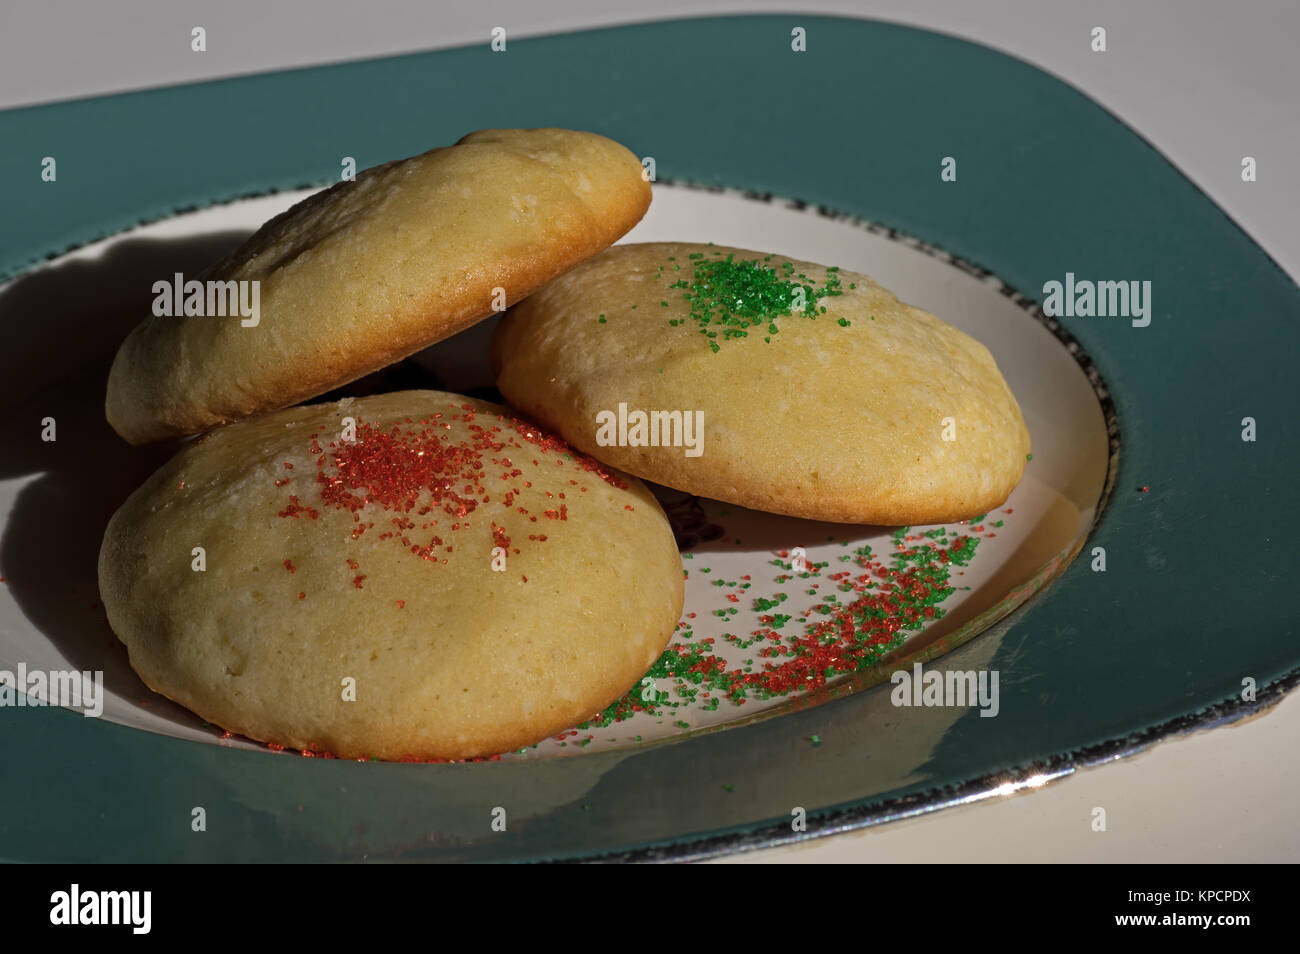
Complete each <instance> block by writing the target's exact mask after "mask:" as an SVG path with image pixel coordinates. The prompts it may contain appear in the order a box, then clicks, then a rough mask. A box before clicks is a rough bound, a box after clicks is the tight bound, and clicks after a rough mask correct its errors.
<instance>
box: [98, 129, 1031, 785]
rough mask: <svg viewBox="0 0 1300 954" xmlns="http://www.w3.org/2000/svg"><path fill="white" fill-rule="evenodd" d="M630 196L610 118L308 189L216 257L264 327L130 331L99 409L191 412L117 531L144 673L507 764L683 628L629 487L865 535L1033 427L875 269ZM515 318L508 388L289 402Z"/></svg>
mask: <svg viewBox="0 0 1300 954" xmlns="http://www.w3.org/2000/svg"><path fill="white" fill-rule="evenodd" d="M649 203H650V185H649V183H648V182H647V181H646V180H645V178H644V177H643V175H642V169H641V165H640V163H639V162H638V161H637V159H636V157H635V156H633V155H632V153H630V152H629V151H628V150H626V149H625V148H623V147H622V146H620V145H618V144H617V143H614V142H612V141H610V140H608V139H605V138H603V137H601V136H597V135H594V134H590V133H581V132H572V131H567V130H559V129H539V130H491V131H484V132H478V133H474V134H472V135H470V136H467V137H465V138H464V139H462V140H461V141H460V142H458V143H457V144H456V145H454V146H451V147H447V148H442V149H435V150H433V151H432V152H429V153H426V154H424V155H421V156H417V157H414V158H412V159H407V160H403V161H398V162H391V163H388V164H386V165H383V166H379V167H376V168H374V169H370V170H367V171H366V172H363V173H361V174H360V175H358V176H357V178H356V180H355V181H350V182H343V183H340V184H338V185H336V186H334V187H333V188H331V189H328V190H325V191H324V192H321V193H318V194H316V195H314V196H312V197H311V198H309V199H307V200H305V201H303V202H300V203H299V204H298V205H296V206H294V207H293V208H291V209H290V210H288V211H287V212H285V213H284V214H282V215H280V216H277V217H276V218H274V219H272V220H271V221H270V222H268V223H266V225H264V226H263V227H262V228H261V229H260V230H259V231H258V232H257V233H256V234H254V235H253V236H252V237H251V238H250V239H249V240H248V241H247V242H245V243H244V244H243V245H242V246H241V247H240V248H239V249H237V250H236V251H235V252H234V253H232V254H231V255H230V256H229V257H227V258H226V259H225V260H223V261H222V262H220V263H218V264H216V265H215V266H213V268H212V269H210V270H209V272H208V273H207V275H205V276H204V278H205V279H206V280H207V281H208V282H220V283H227V282H236V283H239V282H256V283H257V285H258V288H259V290H260V293H259V309H260V314H259V316H258V320H257V322H256V324H255V325H253V326H252V327H250V326H249V323H247V322H242V323H241V322H240V321H238V320H232V319H230V318H214V317H162V316H155V317H150V318H149V319H147V320H146V321H144V322H143V323H142V324H141V325H140V326H139V327H138V328H136V329H135V331H133V332H132V333H131V335H130V336H129V337H128V338H127V339H126V341H125V342H124V343H123V344H122V346H121V349H120V350H119V352H118V356H117V360H116V361H115V363H114V366H113V369H112V372H111V375H110V378H109V387H108V399H107V414H108V419H109V421H110V422H111V423H112V425H113V427H114V428H115V429H116V430H117V431H118V433H119V434H121V435H122V436H123V437H124V438H126V439H127V440H129V441H131V442H133V443H148V442H156V441H161V440H167V439H172V438H179V437H186V436H189V435H194V434H200V433H202V434H203V436H202V437H201V438H199V439H198V440H195V441H192V442H190V443H188V444H186V445H185V446H184V448H183V449H181V450H180V451H179V453H178V454H177V455H176V456H175V457H174V458H173V459H172V460H171V461H170V462H169V463H168V464H167V465H166V466H164V467H163V468H162V469H161V470H160V471H158V473H156V474H155V475H154V476H153V477H152V478H150V479H149V481H147V482H146V483H145V485H144V486H142V487H141V488H140V489H139V490H137V491H136V493H135V494H133V495H132V496H131V498H130V499H129V500H128V501H127V502H126V503H125V504H124V505H123V507H122V508H121V509H120V510H119V511H118V513H117V514H116V515H115V516H114V517H113V519H112V521H111V522H110V524H109V527H108V530H107V532H106V534H105V539H104V544H103V548H102V551H101V555H100V588H101V591H102V594H103V598H104V604H105V607H106V609H107V611H108V615H109V621H110V623H111V624H112V626H113V628H114V630H115V632H116V633H117V634H118V636H119V637H120V638H121V639H122V641H123V642H124V643H125V644H126V646H127V648H128V650H129V652H130V657H131V664H132V666H133V667H134V668H135V669H136V671H137V672H138V673H139V674H140V676H141V677H142V678H143V679H144V681H145V682H146V683H147V684H148V685H149V686H150V687H152V688H153V689H155V690H156V691H158V692H160V693H162V694H164V695H166V696H169V697H170V698H172V699H174V700H176V701H178V702H180V703H181V704H183V705H185V706H187V707H188V708H190V709H192V710H193V711H194V712H196V713H198V714H199V715H200V716H202V717H203V718H204V719H206V720H208V721H210V722H213V723H216V724H217V725H220V726H222V727H224V728H226V729H228V730H231V731H234V732H239V733H241V734H244V735H246V736H249V737H251V738H254V739H259V740H263V741H266V742H270V743H274V744H277V745H283V746H289V747H293V748H298V749H303V750H308V751H321V752H329V753H332V754H334V755H337V756H340V757H347V758H380V759H403V758H410V759H422V760H423V759H461V758H469V757H474V756H484V755H491V754H494V753H497V752H502V751H506V750H510V749H514V748H518V747H520V746H524V745H529V744H532V743H534V742H537V741H539V740H540V739H543V738H545V737H547V736H549V735H553V734H555V733H556V732H559V731H561V730H563V729H566V728H568V727H570V726H572V725H574V724H576V723H578V722H580V721H582V720H583V719H585V718H587V717H588V716H590V715H592V714H593V713H595V712H597V711H599V710H600V709H602V708H603V707H604V706H606V705H607V704H609V703H610V702H611V701H613V700H614V699H616V698H618V697H619V696H621V695H622V694H623V693H625V692H626V691H627V690H628V688H629V687H631V686H632V685H635V684H636V683H637V681H638V680H639V679H640V678H641V676H642V675H643V674H644V673H645V671H646V670H647V669H648V668H649V667H650V665H651V664H652V663H653V662H654V661H655V660H656V659H657V658H658V656H659V654H660V653H661V652H662V651H663V649H664V647H665V646H666V645H667V643H668V640H669V638H670V637H671V635H672V632H673V630H674V628H675V626H676V624H677V621H678V619H679V617H680V614H681V610H682V601H683V585H682V567H681V562H680V557H679V554H678V552H677V548H676V545H675V543H674V540H673V536H672V532H671V528H670V527H669V524H668V521H667V518H666V517H665V516H664V513H663V511H662V509H660V507H659V505H658V503H657V502H656V500H655V498H654V496H653V495H652V494H651V493H650V492H649V491H648V490H647V489H646V487H645V486H644V485H643V484H642V483H641V482H640V480H638V477H641V478H645V479H648V480H651V481H655V482H657V483H661V484H665V485H668V486H670V487H673V488H676V489H679V490H684V491H687V492H689V493H692V494H699V495H703V496H709V497H714V498H717V499H721V500H725V501H730V502H733V503H736V504H741V505H743V506H747V507H753V508H757V509H762V510H768V511H773V512H777V513H784V514H791V515H795V516H801V517H808V518H814V519H820V520H834V521H841V522H852V523H880V524H916V523H938V522H946V521H950V520H956V519H962V518H965V517H968V516H971V515H973V514H976V513H979V512H981V511H983V510H987V509H989V508H991V507H993V506H996V505H998V504H1000V503H1001V502H1002V501H1003V500H1005V499H1006V496H1007V495H1008V494H1009V493H1010V491H1011V489H1012V488H1013V487H1014V486H1015V484H1016V483H1017V481H1018V480H1019V479H1020V476H1021V473H1022V470H1023V466H1024V461H1025V454H1026V452H1027V451H1028V444H1029V438H1028V433H1027V431H1026V429H1025V425H1024V422H1023V420H1022V418H1021V415H1020V411H1019V408H1018V407H1017V405H1016V401H1015V399H1014V397H1013V396H1012V395H1011V393H1010V390H1009V389H1008V388H1007V386H1006V383H1005V382H1004V381H1003V379H1002V377H1001V375H1000V374H999V372H998V370H997V367H996V366H995V365H994V362H993V359H992V358H991V357H990V355H989V353H988V351H987V349H985V348H984V347H983V346H982V345H980V344H979V343H978V342H976V341H974V340H973V339H971V338H969V337H968V336H966V335H964V334H962V333H961V332H959V331H957V330H956V329H954V328H952V327H950V326H948V325H946V324H944V323H943V322H941V321H939V320H938V319H937V318H935V317H933V316H931V315H928V314H926V313H924V312H921V311H919V310H917V309H914V308H911V307H909V306H907V305H905V304H903V303H901V302H900V301H899V300H898V299H897V298H895V297H894V296H893V295H891V294H890V293H889V292H887V291H886V290H885V289H883V288H881V287H880V286H879V285H876V284H875V283H874V282H872V281H871V280H870V279H869V278H867V277H866V276H862V275H857V274H854V273H850V272H844V271H840V270H838V269H835V268H825V267H823V266H820V265H816V264H813V263H809V262H799V261H793V260H789V259H784V258H781V257H780V256H775V255H770V254H767V253H761V252H752V251H746V250H742V249H730V248H719V247H716V246H712V245H708V244H704V245H691V244H653V245H649V244H646V245H624V246H619V247H616V248H609V246H610V245H611V244H612V243H613V242H615V241H616V240H617V239H619V238H620V237H621V236H622V235H623V234H625V233H626V232H627V231H628V230H629V229H630V228H631V227H632V226H633V225H635V224H636V222H637V221H638V220H639V219H640V218H641V216H642V215H644V213H645V211H646V209H647V208H648V206H649ZM507 306H512V307H510V310H509V312H508V313H507V314H506V316H505V318H504V319H503V320H502V322H501V323H500V325H499V326H498V329H497V332H496V335H495V337H494V339H493V342H492V355H491V357H492V361H493V365H494V367H495V369H496V371H497V379H498V386H499V388H500V392H501V394H502V395H503V396H504V398H505V400H506V402H508V404H509V405H510V407H505V406H501V405H497V404H492V403H488V402H485V401H481V400H474V399H470V398H466V397H462V396H459V395H454V394H449V393H444V392H436V391H403V392H398V393H391V394H377V395H373V396H370V397H363V398H357V399H346V400H343V401H341V402H337V403H332V404H312V405H307V406H298V407H294V406H293V405H296V404H299V403H300V402H302V401H305V400H307V399H309V398H312V397H315V396H317V395H320V394H323V393H325V392H327V391H330V390H332V389H334V388H337V387H339V386H340V385H342V384H345V383H347V382H349V381H353V380H355V379H357V378H360V377H362V376H364V375H366V374H368V373H370V372H372V371H376V370H378V369H381V368H383V367H386V366H388V365H390V364H392V363H394V362H396V361H399V360H401V359H403V358H405V357H407V356H409V355H411V354H413V353H415V352H416V351H419V350H421V349H423V348H425V347H427V346H429V345H430V344H433V343H434V342H437V341H440V340H442V339H445V338H447V337H449V336H451V335H453V334H455V333H457V332H459V331H461V330H463V329H465V328H467V327H469V326H470V325H472V324H474V323H476V322H478V321H480V320H482V319H483V318H486V317H488V316H490V315H492V314H494V313H495V312H499V311H502V310H503V309H505V308H506V307H507ZM286 408H287V410H286ZM512 408H513V409H512ZM953 427H960V428H961V429H962V433H961V438H960V440H952V439H949V433H948V432H949V431H950V430H951V429H952V428H953Z"/></svg>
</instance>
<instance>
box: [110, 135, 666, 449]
mask: <svg viewBox="0 0 1300 954" xmlns="http://www.w3.org/2000/svg"><path fill="white" fill-rule="evenodd" d="M649 204H650V184H649V183H648V182H646V181H645V179H644V178H643V177H642V170H641V164H640V162H639V161H638V160H637V158H636V157H635V156H634V155H633V154H632V153H631V152H629V151H628V150H627V149H625V148H623V147H622V146H620V145H619V144H618V143H616V142H613V141H612V140H609V139H606V138H604V137H603V136H598V135H595V134H594V133H586V132H572V131H570V130H566V129H532V130H521V129H497V130H484V131H481V132H476V133H471V134H470V135H468V136H466V137H465V138H464V139H462V140H460V142H458V143H457V144H456V145H454V146H451V147H447V148H440V149H434V150H433V151H431V152H427V153H424V154H423V155H420V156H415V157H414V158H411V159H405V160H401V161H395V162H389V163H387V164H385V165H381V166H377V167H375V168H373V169H367V170H366V171H364V172H362V173H360V174H359V175H357V177H356V180H355V181H353V182H340V183H338V184H337V185H335V186H333V187H332V188H330V189H326V190H325V191H323V192H320V193H317V194H316V195H313V196H311V197H309V198H307V199H304V200H303V201H302V202H299V203H298V204H297V205H295V206H294V207H293V208H291V209H289V210H288V211H286V212H284V213H283V214H281V215H278V216H276V217H275V218H273V219H271V220H270V221H269V222H267V223H266V224H265V225H263V226H262V227H261V228H260V229H259V230H258V231H257V232H256V233H255V234H254V235H253V236H252V237H251V238H249V239H248V241H246V242H245V243H244V244H243V245H242V246H240V247H239V248H238V249H237V250H235V251H234V252H233V253H232V254H231V255H229V256H228V257H227V258H226V259H224V260H223V261H221V262H220V263H218V264H217V265H215V266H213V267H212V268H211V269H209V270H208V272H207V273H205V274H203V275H198V276H189V275H186V276H184V277H185V279H186V280H187V281H188V280H191V279H193V280H198V281H203V282H207V281H218V280H219V281H223V282H224V281H235V282H252V281H257V282H260V286H259V314H258V316H257V319H256V320H257V324H256V325H251V322H252V320H253V319H251V318H250V319H247V320H248V321H249V322H250V325H249V326H245V325H244V323H243V322H242V321H241V319H240V318H239V317H217V316H188V317H172V316H157V315H151V316H150V317H148V318H146V319H145V320H144V321H143V322H142V323H141V324H140V325H139V326H138V327H137V328H136V329H135V330H134V331H132V332H131V334H130V335H129V336H128V337H127V338H126V340H125V342H124V343H123V344H122V346H121V348H120V350H119V351H118V354H117V358H116V360H115V361H114V363H113V368H112V371H111V373H110V376H109V382H108V398H107V405H106V410H107V416H108V420H109V423H110V424H112V426H113V428H114V429H115V430H116V431H117V432H118V433H119V434H121V435H122V436H123V437H125V438H126V439H127V440H129V441H131V442H132V443H135V444H142V443H149V442H153V441H159V440H164V439H166V438H170V437H177V436H180V435H184V434H195V433H198V432H201V431H206V430H209V429H210V428H213V427H216V426H217V425H220V424H226V423H229V422H231V421H237V420H242V419H243V418H246V417H249V416H251V415H253V414H258V413H261V412H264V411H270V410H275V409H278V408H283V407H288V406H290V405H292V404H297V403H298V402H300V401H303V400H305V399H307V398H309V397H314V396H315V395H318V394H322V393H324V392H326V391H329V390H331V389H333V388H336V387H338V386H340V385H342V384H345V383H347V382H348V381H352V380H355V379H356V378H359V377H361V376H363V375H365V374H369V373H370V372H372V371H376V370H378V369H379V368H382V367H385V366H386V365H389V364H392V363H394V362H396V361H399V360H401V359H402V358H405V357H407V356H408V355H410V354H413V353H414V352H416V351H419V350H420V349H422V348H425V347H427V346H429V345H431V344H433V343H434V342H436V341H440V340H442V339H443V338H446V337H448V336H449V335H452V334H454V333H455V332H457V331H460V330H461V329H463V328H465V327H467V326H469V325H471V324H473V323H474V322H476V321H478V320H480V319H482V318H484V317H486V316H488V315H490V314H492V313H493V311H494V304H500V301H499V300H498V301H496V302H494V295H496V294H497V293H494V291H493V290H494V289H496V288H501V289H503V290H504V299H505V301H506V302H510V303H513V302H516V301H519V300H520V299H522V298H524V297H525V296H527V295H528V294H529V293H530V292H532V291H533V290H534V289H536V288H538V287H539V286H541V285H542V284H544V283H545V282H546V281H548V280H550V279H551V278H554V277H555V276H556V275H559V274H560V273H562V272H564V271H565V270H566V269H569V268H571V267H573V266H574V265H576V264H577V263H578V262H581V261H582V260H584V259H586V258H588V257H590V256H592V255H594V254H596V253H597V252H599V251H600V250H601V249H603V248H605V247H606V246H608V245H609V244H610V243H611V242H613V241H614V240H615V239H617V238H618V237H619V236H621V235H622V234H623V233H625V232H626V231H627V230H628V229H630V228H631V227H632V226H633V225H634V224H636V222H637V221H638V220H639V219H640V218H641V216H642V215H644V214H645V211H646V209H647V208H648V206H649ZM158 277H159V279H165V280H167V281H172V280H173V276H171V275H165V276H162V275H160V276H158ZM231 287H234V286H231ZM244 287H245V288H247V289H249V290H250V291H249V299H250V301H251V288H252V286H251V285H250V286H244ZM498 298H499V296H498ZM214 304H215V299H214ZM497 310H499V309H497Z"/></svg>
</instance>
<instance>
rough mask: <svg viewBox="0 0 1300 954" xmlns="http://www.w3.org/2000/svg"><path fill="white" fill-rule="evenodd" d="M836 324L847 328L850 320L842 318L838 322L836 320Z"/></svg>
mask: <svg viewBox="0 0 1300 954" xmlns="http://www.w3.org/2000/svg"><path fill="white" fill-rule="evenodd" d="M836 324H838V325H839V326H840V327H841V328H847V327H848V326H849V320H848V319H847V318H841V319H840V320H839V321H838V322H836Z"/></svg>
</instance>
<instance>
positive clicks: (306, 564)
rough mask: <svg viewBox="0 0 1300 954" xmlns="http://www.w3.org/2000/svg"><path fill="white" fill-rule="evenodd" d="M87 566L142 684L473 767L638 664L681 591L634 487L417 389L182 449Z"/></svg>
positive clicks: (563, 715) (350, 745)
mask: <svg viewBox="0 0 1300 954" xmlns="http://www.w3.org/2000/svg"><path fill="white" fill-rule="evenodd" d="M286 478H287V480H288V482H287V483H285V480H286ZM197 548H202V549H201V551H200V550H198V549H197ZM99 574H100V591H101V594H102V596H103V602H104V607H105V609H106V611H107V614H108V618H109V622H110V623H111V624H112V626H113V629H114V631H115V632H116V633H117V634H118V636H119V638H120V639H121V640H122V642H123V643H125V644H126V647H127V649H128V650H129V653H130V659H131V665H132V666H133V667H134V668H135V670H136V672H137V673H139V674H140V676H141V678H142V679H144V681H145V682H146V683H147V684H148V685H149V686H150V687H151V688H153V689H154V690H155V691H157V692H160V693H162V694H163V695H166V696H168V697H169V698H171V699H173V700H175V701H177V702H179V703H180V704H182V705H184V706H186V707H188V708H189V709H191V710H193V711H194V712H196V713H197V714H198V715H200V716H201V717H202V718H203V719H205V720H206V721H208V722H212V723H215V724H216V725H219V726H221V727H223V728H224V729H227V730H229V731H231V732H237V733H240V734H243V735H246V736H248V737H250V738H253V739H258V740H262V741H266V742H270V743H274V744H276V745H280V746H286V747H290V748H295V749H302V750H307V751H324V752H330V753H332V754H334V755H336V756H339V757H343V758H380V759H417V760H429V759H464V758H473V757H478V756H487V755H492V754H495V753H499V752H503V751H508V750H512V749H516V748H519V747H521V746H525V745H531V744H533V743H535V742H538V741H540V740H541V739H544V738H546V737H548V736H550V735H553V734H555V733H556V732H559V731H562V730H564V729H567V728H569V727H571V726H572V725H574V724H576V723H578V722H580V721H582V720H583V719H585V718H588V717H590V716H591V715H592V713H595V712H599V711H601V710H602V709H603V708H604V707H606V706H608V705H609V704H610V703H612V702H613V701H614V700H616V699H618V698H619V697H620V696H621V695H623V694H624V693H625V692H626V691H627V690H628V689H629V688H630V687H631V686H632V685H634V684H635V683H636V681H637V680H638V679H640V678H641V677H642V676H643V675H644V673H645V671H646V670H647V669H648V668H649V667H650V666H651V665H652V664H653V663H654V661H655V660H656V659H658V658H659V655H660V653H661V652H662V651H663V650H664V648H665V646H666V645H667V644H668V641H669V638H670V636H671V635H672V632H673V628H674V626H675V625H676V623H677V621H678V619H679V616H680V613H681V608H682V599H683V582H682V565H681V561H680V558H679V556H678V552H677V547H676V544H675V542H674V539H673V534H672V531H671V528H670V525H669V522H668V520H667V518H666V517H665V515H664V513H663V511H662V509H661V508H660V507H659V505H658V503H657V502H656V501H655V499H654V498H653V497H652V496H651V495H650V493H649V492H648V491H647V490H646V488H645V487H644V486H643V485H642V484H641V483H640V481H638V480H637V479H636V478H634V477H629V476H627V475H625V474H622V473H620V472H618V471H616V470H613V469H612V468H610V467H608V466H606V465H604V464H602V463H599V462H598V461H595V460H593V459H591V458H589V457H587V456H585V455H583V454H581V453H579V452H578V451H576V450H574V449H573V448H571V447H570V446H569V445H567V444H566V443H564V442H563V441H562V440H560V439H558V438H556V437H554V436H553V435H551V434H549V433H547V432H545V431H543V430H541V429H540V428H538V427H537V426H536V425H534V424H532V423H531V422H529V421H526V420H523V419H520V418H518V417H515V416H514V415H513V413H512V412H510V411H508V410H507V409H505V408H503V407H500V406H497V405H494V404H489V403H486V402H483V401H477V400H471V399H469V398H465V397H461V396H458V395H454V394H447V393H442V392H435V391H407V392H399V393H395V394H385V395H376V396H372V397H366V398H360V399H347V400H344V401H341V402H338V403H336V404H324V405H312V406H307V407H298V408H293V409H290V410H286V411H280V412H276V413H273V414H269V415H264V416H261V417H258V418H256V419H253V420H249V421H244V422H241V423H238V424H233V425H230V426H228V427H224V428H220V429H218V430H216V431H213V432H212V433H210V434H208V435H206V436H204V437H202V438H200V439H199V440H197V441H194V442H192V443H191V444H189V445H187V446H186V447H185V448H184V449H183V450H181V451H180V452H179V453H178V454H177V455H176V456H175V457H174V458H173V459H172V460H171V461H169V462H168V463H167V464H166V465H165V466H164V467H163V468H162V469H161V470H159V471H158V472H157V473H155V474H154V475H153V476H152V477H151V478H150V479H149V480H148V481H147V482H146V483H145V484H144V485H143V486H142V487H141V488H140V489H139V490H137V491H136V492H135V493H134V494H133V495H132V496H131V497H130V498H129V499H128V500H127V501H126V503H125V504H124V505H123V506H122V507H121V509H120V510H119V511H118V512H117V513H116V514H115V515H114V517H113V519H112V521H111V522H110V523H109V526H108V530H107V532H106V533H105V537H104V542H103V547H102V549H101V552H100V561H99Z"/></svg>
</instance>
